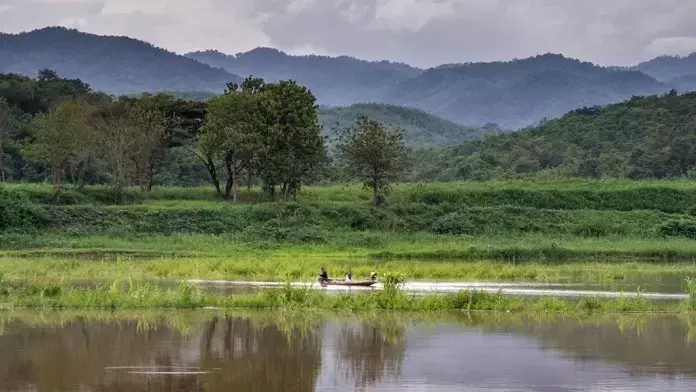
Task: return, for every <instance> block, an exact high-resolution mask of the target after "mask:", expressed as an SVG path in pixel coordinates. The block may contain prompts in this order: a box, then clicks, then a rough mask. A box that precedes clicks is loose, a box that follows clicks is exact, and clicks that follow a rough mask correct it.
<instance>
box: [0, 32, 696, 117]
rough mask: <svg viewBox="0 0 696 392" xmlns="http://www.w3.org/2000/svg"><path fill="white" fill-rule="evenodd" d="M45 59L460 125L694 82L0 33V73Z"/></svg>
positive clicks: (533, 62) (642, 70) (621, 72)
mask: <svg viewBox="0 0 696 392" xmlns="http://www.w3.org/2000/svg"><path fill="white" fill-rule="evenodd" d="M41 68H50V69H53V70H55V71H57V72H58V73H59V74H60V75H62V76H64V77H69V78H80V79H82V80H84V81H85V82H87V83H89V84H90V85H91V86H92V87H93V88H95V89H97V90H102V91H106V92H109V93H113V94H133V93H139V92H145V91H148V92H152V91H179V92H187V93H203V92H208V93H211V92H212V93H219V92H221V91H223V89H224V88H225V84H226V83H227V82H229V81H239V80H240V79H241V77H244V76H248V75H254V76H259V77H263V78H264V79H266V80H268V81H277V80H280V79H294V80H297V81H298V82H299V83H301V84H304V85H306V86H307V87H309V88H310V89H311V90H312V91H313V93H314V94H315V95H316V96H317V98H318V101H319V103H320V104H321V105H329V106H337V105H339V106H347V105H352V104H355V103H369V102H381V103H386V104H391V105H400V106H409V107H413V108H417V109H421V110H423V111H425V112H428V113H430V114H434V115H437V116H441V117H443V118H445V119H447V120H450V121H452V122H456V123H458V124H464V125H471V126H481V125H484V124H489V127H495V125H497V126H499V127H500V128H504V129H516V128H520V127H526V126H529V125H533V124H536V123H538V122H539V121H541V120H542V119H544V118H557V117H559V116H561V115H563V114H564V113H566V112H568V111H569V110H572V109H575V108H578V107H584V106H595V105H604V104H609V103H614V102H618V101H622V100H625V99H628V98H631V97H632V96H636V95H651V94H656V93H663V92H667V91H669V90H671V89H677V90H680V91H690V90H694V89H696V54H694V55H691V56H688V57H659V58H656V59H653V60H651V61H648V62H645V63H641V64H638V65H636V66H635V67H623V68H619V67H602V66H598V65H595V64H591V63H587V62H582V61H579V60H576V59H571V58H567V57H564V56H562V55H559V54H545V55H539V56H535V57H530V58H527V59H516V60H512V61H507V62H492V63H467V64H448V65H443V66H439V67H434V68H430V69H426V70H424V69H419V68H417V67H412V66H409V65H407V64H403V63H395V62H389V61H380V62H371V61H364V60H360V59H356V58H352V57H346V56H341V57H326V56H317V55H308V56H292V55H288V54H286V53H284V52H282V51H279V50H276V49H271V48H257V49H254V50H251V51H249V52H246V53H239V54H236V55H226V54H223V53H220V52H217V51H203V52H193V53H188V54H185V55H178V54H176V53H172V52H169V51H166V50H163V49H161V48H157V47H155V46H153V45H151V44H149V43H146V42H143V41H139V40H135V39H132V38H128V37H106V36H97V35H93V34H86V33H82V32H79V31H77V30H69V29H65V28H56V27H51V28H45V29H41V30H35V31H32V32H27V33H21V34H0V72H14V73H20V74H27V75H36V73H37V71H38V70H39V69H41ZM493 124H495V125H493Z"/></svg>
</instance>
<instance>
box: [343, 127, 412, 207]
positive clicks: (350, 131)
mask: <svg viewBox="0 0 696 392" xmlns="http://www.w3.org/2000/svg"><path fill="white" fill-rule="evenodd" d="M337 150H338V155H339V157H340V159H341V160H342V161H343V162H344V163H345V165H346V166H347V168H348V169H349V171H350V172H351V174H353V175H355V176H356V177H357V178H359V179H360V180H362V181H363V182H364V185H365V187H366V188H369V189H371V190H372V203H373V205H375V206H377V205H379V204H382V203H383V201H384V197H385V196H386V195H387V194H388V192H389V189H390V182H392V181H394V180H396V179H397V178H398V177H399V175H400V174H402V173H403V172H404V171H405V170H406V168H407V167H408V156H409V152H410V151H409V149H408V148H407V147H406V144H405V143H404V135H403V132H402V131H400V130H395V131H388V130H386V129H385V128H384V126H383V125H382V124H380V123H378V122H376V121H372V120H369V119H368V118H367V117H365V116H360V117H359V118H358V121H357V123H356V125H355V126H354V127H352V128H347V129H345V130H344V131H343V132H342V134H341V135H340V137H339V142H338V144H337Z"/></svg>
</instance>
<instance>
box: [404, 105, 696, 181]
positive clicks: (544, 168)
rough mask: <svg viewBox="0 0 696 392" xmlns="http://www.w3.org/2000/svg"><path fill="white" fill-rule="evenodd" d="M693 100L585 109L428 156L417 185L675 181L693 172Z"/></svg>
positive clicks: (695, 121) (417, 172)
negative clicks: (424, 181) (555, 180)
mask: <svg viewBox="0 0 696 392" xmlns="http://www.w3.org/2000/svg"><path fill="white" fill-rule="evenodd" d="M693 113H696V93H689V94H684V95H677V94H676V92H672V93H669V94H666V95H663V96H649V97H635V98H632V99H631V100H629V101H627V102H624V103H620V104H615V105H610V106H607V107H593V108H583V109H578V110H575V111H572V112H570V113H568V114H566V115H565V116H563V117H562V118H560V119H558V120H553V121H548V122H545V123H543V124H541V125H539V126H537V127H533V128H529V129H526V130H523V131H520V132H517V133H512V134H505V135H497V136H491V137H488V138H487V139H485V140H483V141H475V142H468V143H464V144H461V145H459V146H455V147H450V148H447V149H445V150H444V151H442V152H441V153H431V154H430V156H429V158H426V159H421V160H420V161H419V162H420V164H419V166H418V167H417V168H416V170H415V173H414V176H415V178H416V179H430V180H454V179H475V180H482V179H483V180H485V179H491V178H501V177H503V178H514V177H530V176H537V177H539V176H542V175H543V176H547V177H551V178H554V177H555V178H558V177H590V178H630V179H652V178H679V177H682V176H685V175H687V174H688V173H690V170H692V168H694V167H696V148H695V147H694V146H696V133H695V130H696V116H694V115H693Z"/></svg>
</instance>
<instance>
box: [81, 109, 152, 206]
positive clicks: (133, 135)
mask: <svg viewBox="0 0 696 392" xmlns="http://www.w3.org/2000/svg"><path fill="white" fill-rule="evenodd" d="M94 125H95V127H96V129H97V130H98V134H99V146H100V147H99V155H100V156H101V157H102V158H103V159H104V161H105V162H106V163H107V166H108V168H109V171H110V173H111V176H112V179H113V182H114V186H115V189H116V192H117V193H120V191H121V189H122V187H123V186H125V185H127V184H129V183H130V182H133V183H135V184H137V185H139V186H140V187H141V188H142V189H143V190H149V189H150V188H151V186H152V177H151V175H152V170H151V169H152V168H151V166H152V164H153V159H154V156H155V152H156V150H157V149H158V148H160V146H161V145H162V144H163V142H164V134H165V129H166V122H165V119H164V117H163V115H162V113H161V112H159V111H158V110H156V109H154V108H151V107H147V106H143V105H134V104H128V103H126V104H123V103H117V104H114V105H111V106H110V107H107V108H106V109H104V110H102V111H101V112H100V113H98V114H97V115H96V116H95V118H94Z"/></svg>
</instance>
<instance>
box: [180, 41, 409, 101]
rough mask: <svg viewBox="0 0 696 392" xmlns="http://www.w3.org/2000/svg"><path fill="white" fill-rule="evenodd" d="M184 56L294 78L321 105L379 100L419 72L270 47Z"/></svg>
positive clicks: (268, 76)
mask: <svg viewBox="0 0 696 392" xmlns="http://www.w3.org/2000/svg"><path fill="white" fill-rule="evenodd" d="M186 56H188V57H189V58H192V59H195V60H197V61H200V62H203V63H206V64H209V65H211V66H214V67H219V68H223V69H226V70H228V71H229V72H232V73H234V74H237V75H242V76H248V75H254V76H258V77H262V78H264V79H266V80H269V81H277V80H282V79H293V80H296V81H298V82H299V83H301V84H303V85H305V86H307V87H309V88H310V89H311V90H312V92H313V93H314V95H316V97H317V98H318V99H319V101H320V103H321V104H322V105H330V106H343V105H351V104H353V103H357V102H371V101H377V100H380V99H381V98H382V96H383V95H384V93H385V92H386V91H387V90H388V89H390V88H391V87H392V86H394V85H395V84H397V83H399V82H402V81H404V80H407V79H409V78H411V77H414V76H418V75H419V74H420V73H421V70H420V69H417V68H414V67H411V66H409V65H406V64H400V63H392V62H387V61H382V62H370V61H364V60H358V59H355V58H352V57H346V56H342V57H326V56H315V55H311V56H290V55H288V54H285V53H283V52H281V51H278V50H276V49H270V48H257V49H254V50H252V51H249V52H246V53H240V54H237V55H236V56H228V55H225V54H223V53H220V52H216V51H207V52H195V53H188V54H187V55H186Z"/></svg>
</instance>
